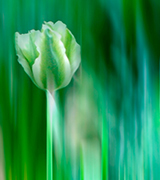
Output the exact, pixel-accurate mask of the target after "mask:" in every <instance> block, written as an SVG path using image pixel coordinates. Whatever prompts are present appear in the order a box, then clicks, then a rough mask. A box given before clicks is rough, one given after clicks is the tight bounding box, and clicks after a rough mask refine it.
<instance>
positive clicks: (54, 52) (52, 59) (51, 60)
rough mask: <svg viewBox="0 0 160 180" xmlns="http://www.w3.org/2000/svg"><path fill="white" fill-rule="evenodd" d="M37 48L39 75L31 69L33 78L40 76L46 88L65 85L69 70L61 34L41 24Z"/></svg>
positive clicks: (68, 77) (69, 75) (67, 80)
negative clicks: (40, 34)
mask: <svg viewBox="0 0 160 180" xmlns="http://www.w3.org/2000/svg"><path fill="white" fill-rule="evenodd" d="M37 49H38V50H39V54H40V56H39V57H38V59H37V60H36V61H40V63H38V62H37V64H39V65H40V71H39V72H40V75H39V73H38V71H33V73H34V77H35V79H38V78H40V81H41V82H42V83H43V86H44V87H45V88H46V89H53V87H54V90H56V89H59V88H62V87H64V86H66V85H67V84H68V83H69V81H70V79H71V70H70V64H69V61H68V58H67V56H66V54H65V48H64V45H63V43H62V42H61V36H60V35H59V34H58V33H56V32H54V31H51V30H49V29H48V28H47V27H46V26H45V25H43V27H42V37H41V42H40V44H39V46H38V47H37ZM39 59H40V60H39ZM33 68H35V65H33ZM37 68H39V67H37ZM38 81H39V80H38ZM38 81H37V83H38Z"/></svg>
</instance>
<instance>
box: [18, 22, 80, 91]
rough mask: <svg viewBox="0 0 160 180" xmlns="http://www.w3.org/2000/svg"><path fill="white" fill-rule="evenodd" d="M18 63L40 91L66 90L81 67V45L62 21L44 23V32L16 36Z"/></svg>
mask: <svg viewBox="0 0 160 180" xmlns="http://www.w3.org/2000/svg"><path fill="white" fill-rule="evenodd" d="M15 44H16V52H17V56H18V61H19V63H20V64H21V65H22V67H23V68H24V70H25V72H26V73H27V74H28V76H29V77H30V78H31V79H32V81H33V82H34V83H35V84H36V85H37V86H38V87H39V88H41V89H44V90H46V89H47V90H49V91H50V92H53V91H54V90H57V89H60V88H62V87H65V86H67V85H68V83H69V82H70V80H71V78H72V76H73V74H74V72H75V71H76V70H77V68H78V67H79V64H80V61H81V57H80V46H79V45H78V44H77V42H76V40H75V38H74V36H73V35H72V33H71V32H70V31H69V30H68V29H67V28H66V25H65V24H63V23H62V22H61V21H58V22H56V23H55V24H54V23H52V22H45V24H43V25H42V29H41V31H35V30H31V31H30V32H28V33H27V34H19V33H18V32H16V33H15Z"/></svg>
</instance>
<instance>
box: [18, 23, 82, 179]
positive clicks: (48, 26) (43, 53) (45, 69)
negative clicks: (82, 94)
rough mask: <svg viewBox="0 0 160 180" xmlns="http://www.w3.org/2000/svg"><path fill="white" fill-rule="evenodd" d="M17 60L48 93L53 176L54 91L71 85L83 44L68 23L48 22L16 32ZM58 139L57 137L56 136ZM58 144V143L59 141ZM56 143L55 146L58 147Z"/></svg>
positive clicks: (49, 169) (49, 171)
mask: <svg viewBox="0 0 160 180" xmlns="http://www.w3.org/2000/svg"><path fill="white" fill-rule="evenodd" d="M15 46H16V52H17V56H18V62H19V63H20V64H21V65H22V67H23V68H24V71H25V72H26V73H27V74H28V76H29V77H30V78H31V80H32V81H33V82H34V84H35V85H36V86H38V87H39V88H40V89H43V90H46V95H47V151H46V152H47V180H52V179H53V175H52V169H53V168H52V167H53V165H52V131H53V133H54V135H55V137H54V138H56V137H57V136H56V133H55V132H56V131H55V130H54V129H52V125H53V128H55V127H56V126H55V123H57V118H58V115H57V114H58V111H57V108H56V103H55V100H54V95H53V94H54V92H55V90H57V89H60V88H63V87H65V86H67V85H68V83H69V82H70V81H71V78H72V76H73V74H74V73H75V71H76V70H77V68H78V67H79V64H80V61H81V57H80V46H79V45H78V44H77V42H76V40H75V38H74V36H73V35H72V33H71V32H70V31H69V30H68V29H67V28H66V25H65V24H63V23H62V22H60V21H58V22H56V23H55V24H53V23H52V22H45V23H44V24H43V25H42V29H41V31H35V30H31V31H30V32H29V33H28V34H19V33H18V32H16V33H15ZM55 141H56V142H59V139H58V138H57V139H56V140H55ZM57 144H58V143H57ZM57 144H56V147H57Z"/></svg>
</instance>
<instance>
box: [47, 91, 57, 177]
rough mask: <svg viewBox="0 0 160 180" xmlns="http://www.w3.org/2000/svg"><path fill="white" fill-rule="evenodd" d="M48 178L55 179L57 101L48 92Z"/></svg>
mask: <svg viewBox="0 0 160 180" xmlns="http://www.w3.org/2000/svg"><path fill="white" fill-rule="evenodd" d="M46 95H47V132H46V133H47V150H46V152H47V180H52V179H53V163H52V120H53V111H54V108H55V101H54V99H53V96H52V95H51V94H50V93H49V92H47V93H46Z"/></svg>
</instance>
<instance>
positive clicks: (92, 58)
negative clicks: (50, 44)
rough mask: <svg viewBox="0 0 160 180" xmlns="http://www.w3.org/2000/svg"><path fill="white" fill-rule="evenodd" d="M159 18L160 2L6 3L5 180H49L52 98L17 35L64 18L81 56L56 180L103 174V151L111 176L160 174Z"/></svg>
mask: <svg viewBox="0 0 160 180" xmlns="http://www.w3.org/2000/svg"><path fill="white" fill-rule="evenodd" d="M159 19H160V3H159V1H158V0H152V1H151V0H147V1H146V0H140V1H138V0H137V1H134V0H132V1H126V0H122V1H118V0H107V1H106V0H95V1H91V0H87V1H86V0H77V1H75V0H67V1H64V0H59V1H58V0H46V1H43V0H39V1H38V0H14V1H11V0H6V1H4V0H2V1H1V2H0V22H1V28H0V39H1V41H0V47H1V48H0V84H1V88H0V129H1V130H2V133H0V136H2V138H0V139H3V143H2V142H0V148H1V149H2V148H3V151H0V153H2V152H4V154H3V156H1V155H0V158H1V157H4V158H3V161H2V160H1V159H0V172H1V169H4V171H5V172H3V173H4V174H5V176H6V180H8V179H20V180H21V179H22V180H23V179H29V180H32V179H33V180H34V179H35V180H36V179H37V180H40V179H46V97H45V93H44V92H43V91H41V90H39V89H38V88H37V87H36V86H35V85H34V84H33V83H32V82H31V80H30V79H29V78H28V76H27V75H26V73H24V71H23V69H22V68H21V66H20V65H19V63H17V56H16V51H15V44H14V41H15V39H14V33H15V32H19V33H20V34H22V33H28V30H31V29H35V30H39V29H41V25H42V24H43V23H44V21H46V22H48V21H52V22H56V21H59V20H60V21H62V22H64V23H65V24H66V25H67V27H68V29H69V30H70V31H71V32H72V33H73V34H74V36H75V38H76V40H77V43H78V44H80V46H81V56H82V57H81V60H82V63H81V67H80V69H79V70H78V71H77V72H76V74H75V76H74V78H73V80H71V82H70V83H69V85H68V86H67V87H66V88H64V89H60V90H58V91H57V93H56V98H57V99H58V100H57V102H58V104H57V105H58V109H59V114H60V115H59V121H58V122H55V125H56V126H54V127H57V129H58V131H57V132H58V138H59V141H58V143H59V144H56V143H55V139H54V137H55V136H54V137H53V141H54V142H53V179H55V180H56V179H57V180H60V179H61V180H63V179H67V180H69V179H76V180H78V179H84V180H85V178H86V177H92V175H93V173H97V174H96V175H98V173H99V172H97V171H96V170H95V171H93V169H94V167H96V163H94V162H96V161H99V157H100V158H101V176H102V179H104V180H106V179H109V180H112V179H113V180H117V179H155V180H157V179H159V169H160V160H159V159H160V123H159V119H160V109H159V102H160V99H159V97H160V96H159V89H160V85H159V84H160V78H159V77H160V75H159V70H160V66H159V56H160V54H159V53H160V51H159V50H160V23H159ZM67 54H68V52H67ZM35 56H37V55H36V54H35ZM67 56H69V54H68V55H67ZM85 107H86V108H85ZM85 123H86V124H85ZM1 130H0V131H1ZM74 137H75V138H74ZM71 139H72V140H71ZM2 144H3V147H2ZM56 145H57V146H56ZM92 149H93V151H92ZM88 152H90V153H89V156H88V159H90V158H91V157H93V155H94V154H96V155H97V154H99V157H98V156H96V158H95V161H89V160H86V158H84V157H86V156H87V153H88ZM99 152H101V153H99ZM89 157H90V158H89ZM87 164H92V166H91V167H90V168H88V169H90V170H89V171H90V172H87V171H86V169H87V168H86V165H87ZM2 166H3V167H4V168H2ZM95 177H96V176H95ZM87 180H88V179H87Z"/></svg>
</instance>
